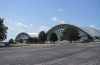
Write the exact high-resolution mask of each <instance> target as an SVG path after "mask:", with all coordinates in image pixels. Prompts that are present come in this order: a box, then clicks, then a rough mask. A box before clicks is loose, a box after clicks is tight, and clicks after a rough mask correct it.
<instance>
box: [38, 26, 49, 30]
mask: <svg viewBox="0 0 100 65" xmlns="http://www.w3.org/2000/svg"><path fill="white" fill-rule="evenodd" d="M49 29H50V27H48V26H40V27H39V31H48V30H49Z"/></svg>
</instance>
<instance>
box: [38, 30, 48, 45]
mask: <svg viewBox="0 0 100 65" xmlns="http://www.w3.org/2000/svg"><path fill="white" fill-rule="evenodd" d="M38 38H39V41H40V42H42V43H43V42H44V41H46V40H47V34H46V33H45V32H44V31H41V32H40V33H39V35H38Z"/></svg>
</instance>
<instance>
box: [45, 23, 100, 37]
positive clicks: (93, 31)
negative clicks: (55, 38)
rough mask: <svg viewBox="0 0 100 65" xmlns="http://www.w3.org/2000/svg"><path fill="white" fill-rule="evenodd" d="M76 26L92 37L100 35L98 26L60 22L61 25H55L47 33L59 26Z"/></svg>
mask: <svg viewBox="0 0 100 65" xmlns="http://www.w3.org/2000/svg"><path fill="white" fill-rule="evenodd" d="M64 25H66V26H69V25H71V26H75V27H77V28H78V29H80V30H82V31H83V32H85V33H86V34H89V35H90V36H91V37H100V30H99V29H96V28H91V27H83V26H77V25H72V24H59V25H56V26H54V27H52V28H51V29H50V30H49V31H48V32H47V34H48V33H49V32H50V31H51V30H52V29H53V28H55V27H59V26H64Z"/></svg>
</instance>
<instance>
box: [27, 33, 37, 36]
mask: <svg viewBox="0 0 100 65" xmlns="http://www.w3.org/2000/svg"><path fill="white" fill-rule="evenodd" d="M27 34H28V35H29V36H30V37H38V34H39V33H27Z"/></svg>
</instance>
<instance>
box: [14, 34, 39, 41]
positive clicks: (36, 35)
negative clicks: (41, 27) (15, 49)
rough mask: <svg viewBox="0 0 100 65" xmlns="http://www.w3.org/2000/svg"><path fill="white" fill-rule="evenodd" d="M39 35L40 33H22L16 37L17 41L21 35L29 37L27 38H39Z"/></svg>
mask: <svg viewBox="0 0 100 65" xmlns="http://www.w3.org/2000/svg"><path fill="white" fill-rule="evenodd" d="M38 34H39V33H26V32H22V33H19V34H18V35H17V36H16V38H15V40H17V39H18V38H19V37H20V36H21V35H27V36H29V37H38Z"/></svg>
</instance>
